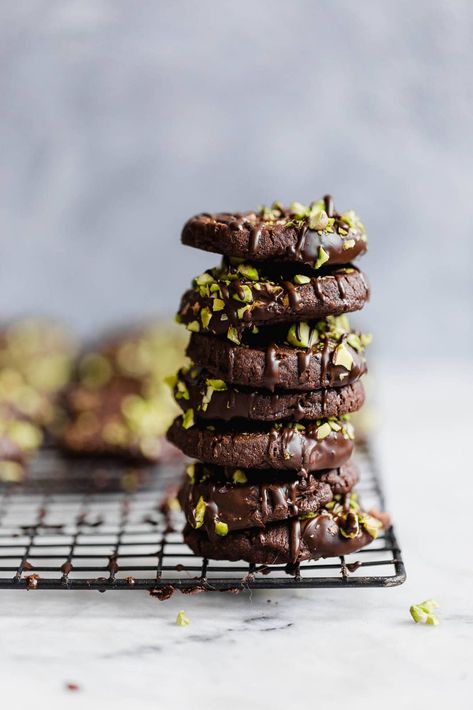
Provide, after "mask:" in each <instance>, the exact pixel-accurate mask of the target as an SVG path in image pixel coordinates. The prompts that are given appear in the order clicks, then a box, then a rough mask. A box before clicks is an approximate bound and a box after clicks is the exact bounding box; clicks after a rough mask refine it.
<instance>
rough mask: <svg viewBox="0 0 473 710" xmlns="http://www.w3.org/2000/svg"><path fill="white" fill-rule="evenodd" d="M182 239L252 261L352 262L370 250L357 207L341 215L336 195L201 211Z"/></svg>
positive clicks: (185, 242) (317, 265)
mask: <svg viewBox="0 0 473 710" xmlns="http://www.w3.org/2000/svg"><path fill="white" fill-rule="evenodd" d="M182 243H183V244H187V245H188V246H192V247H196V248H197V249H203V250H204V251H211V252H217V253H218V254H225V255H226V256H232V257H239V258H242V259H249V260H251V261H258V262H259V261H270V260H275V259H276V260H279V261H287V262H297V263H303V264H309V265H310V266H312V267H314V268H320V267H321V266H323V265H324V264H326V265H328V266H330V265H333V264H348V263H349V262H350V261H353V259H355V258H356V257H358V256H360V254H363V253H364V252H365V251H366V249H367V238H366V232H365V228H364V226H363V224H362V222H361V221H360V220H359V218H358V217H357V215H356V214H355V213H354V212H353V211H352V210H350V211H348V212H345V213H344V214H339V213H338V212H336V211H335V209H334V206H333V200H332V198H331V197H330V196H329V195H327V196H326V197H325V198H324V199H323V200H319V201H318V202H313V203H311V204H310V205H307V206H306V205H302V204H300V203H297V202H294V203H292V204H291V205H290V207H288V208H285V207H283V206H282V205H281V204H280V203H274V204H273V205H272V207H271V208H266V207H263V208H261V209H260V210H258V211H256V212H237V213H235V214H229V213H225V212H224V213H219V214H213V215H212V214H208V213H204V214H199V215H196V216H195V217H192V218H191V219H190V220H189V221H188V222H187V223H186V224H185V225H184V229H183V231H182Z"/></svg>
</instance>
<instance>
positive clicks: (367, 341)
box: [360, 333, 373, 348]
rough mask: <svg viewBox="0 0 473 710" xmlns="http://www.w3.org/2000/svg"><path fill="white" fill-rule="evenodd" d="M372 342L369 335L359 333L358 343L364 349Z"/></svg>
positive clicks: (371, 337)
mask: <svg viewBox="0 0 473 710" xmlns="http://www.w3.org/2000/svg"><path fill="white" fill-rule="evenodd" d="M372 340H373V336H372V335H371V333H361V335H360V342H361V344H362V346H363V347H364V348H366V347H367V346H368V345H369V344H370V343H371V342H372Z"/></svg>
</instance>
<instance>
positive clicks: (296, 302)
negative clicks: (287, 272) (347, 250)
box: [179, 267, 369, 335]
mask: <svg viewBox="0 0 473 710" xmlns="http://www.w3.org/2000/svg"><path fill="white" fill-rule="evenodd" d="M241 286H245V287H246V288H248V289H250V291H251V293H252V298H253V300H252V302H251V303H250V304H245V303H243V302H241V301H239V300H236V299H235V298H234V295H238V289H240V288H241ZM219 295H220V296H222V300H223V302H224V304H225V307H224V308H223V309H222V310H221V311H217V312H214V311H212V304H213V299H212V298H211V297H210V296H206V295H204V296H202V295H200V294H199V291H198V289H190V290H189V291H186V293H185V294H184V296H183V297H182V301H181V305H180V309H179V316H180V318H181V321H182V323H185V324H187V323H191V322H194V321H196V320H198V322H199V323H200V327H201V332H207V333H214V334H216V335H220V334H223V333H226V332H227V330H228V327H229V325H232V326H234V327H236V328H238V329H242V328H252V327H253V326H255V325H256V326H261V325H264V324H266V323H270V324H271V325H274V324H276V323H294V322H296V321H300V320H310V319H317V318H323V317H325V316H327V315H339V314H341V313H349V312H351V311H357V310H360V309H361V308H363V306H364V305H365V303H366V301H367V300H368V298H369V286H368V284H367V281H366V278H365V277H364V275H363V274H362V272H361V271H359V270H358V269H355V268H353V267H351V268H348V269H343V268H341V269H336V270H333V271H332V272H331V273H327V274H325V275H320V276H314V277H312V279H311V282H310V283H308V284H302V285H297V284H294V283H293V282H292V281H291V280H289V279H288V280H287V281H281V282H280V283H276V284H275V283H271V282H269V283H266V282H265V281H262V282H254V281H250V280H245V279H238V280H237V281H234V282H231V283H230V284H229V285H227V286H224V285H222V289H221V293H220V294H219ZM246 305H248V308H247V309H246V310H245V312H244V313H243V314H242V316H241V317H240V316H239V315H238V311H239V310H240V309H241V308H242V307H245V306H246ZM202 308H208V309H209V311H210V313H211V318H210V321H209V324H208V326H207V327H205V328H204V326H203V324H202V322H201V320H200V318H199V313H200V311H201V310H202ZM222 316H223V319H222Z"/></svg>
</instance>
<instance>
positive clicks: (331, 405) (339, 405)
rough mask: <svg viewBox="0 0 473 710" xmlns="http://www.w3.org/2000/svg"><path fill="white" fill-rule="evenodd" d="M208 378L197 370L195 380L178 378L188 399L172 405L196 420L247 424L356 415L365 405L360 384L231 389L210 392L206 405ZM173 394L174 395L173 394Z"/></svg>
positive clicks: (179, 400)
mask: <svg viewBox="0 0 473 710" xmlns="http://www.w3.org/2000/svg"><path fill="white" fill-rule="evenodd" d="M207 379H212V375H211V374H210V373H209V372H206V371H205V370H200V371H199V374H198V376H197V377H192V375H191V372H187V373H186V374H184V373H181V374H180V380H181V381H182V382H184V383H185V385H186V387H187V391H188V393H189V399H183V398H178V399H177V400H176V401H177V402H178V404H179V405H180V406H181V408H182V409H183V410H184V411H186V410H187V409H189V407H191V408H192V409H193V410H194V412H195V413H196V415H197V416H198V418H199V419H202V420H205V421H210V420H214V419H220V420H223V421H231V420H232V419H239V418H241V419H248V420H249V421H263V422H276V421H283V420H287V421H301V420H302V419H305V420H309V421H310V420H314V419H321V418H322V417H337V416H340V415H342V414H349V413H350V412H356V411H357V410H358V409H360V407H361V406H362V405H363V403H364V401H365V392H364V388H363V384H362V383H361V381H360V380H358V381H357V382H353V383H352V384H350V385H345V387H337V388H335V387H332V388H329V389H319V390H312V391H308V392H291V391H287V390H285V391H280V392H269V391H267V390H262V389H260V390H258V389H251V388H246V387H232V386H229V387H228V389H226V390H223V391H217V390H215V391H213V392H212V396H211V399H210V402H205V398H206V393H207V389H208V388H207V385H206V380H207ZM175 393H176V394H178V392H177V390H175Z"/></svg>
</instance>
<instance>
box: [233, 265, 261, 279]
mask: <svg viewBox="0 0 473 710" xmlns="http://www.w3.org/2000/svg"><path fill="white" fill-rule="evenodd" d="M237 271H239V272H240V274H241V275H242V276H245V277H246V278H247V279H250V281H258V279H259V274H258V270H257V269H255V267H254V266H251V264H240V265H239V267H238V269H237Z"/></svg>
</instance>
